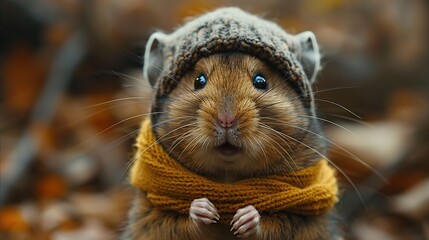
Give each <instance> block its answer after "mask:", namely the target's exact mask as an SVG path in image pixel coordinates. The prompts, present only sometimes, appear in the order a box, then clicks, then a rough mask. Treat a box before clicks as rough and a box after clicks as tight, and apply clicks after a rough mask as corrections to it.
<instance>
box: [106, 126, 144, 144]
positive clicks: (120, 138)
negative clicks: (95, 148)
mask: <svg viewBox="0 0 429 240" xmlns="http://www.w3.org/2000/svg"><path fill="white" fill-rule="evenodd" d="M139 131H140V129H136V130H133V131H131V132H129V133H127V134H125V135H124V136H122V137H119V138H117V139H116V140H114V141H112V142H110V143H109V144H107V145H106V146H103V147H102V149H107V148H110V147H113V146H115V145H116V144H118V145H119V144H121V143H123V142H125V141H126V140H127V139H129V138H130V137H131V136H132V135H134V134H136V133H138V132H139Z"/></svg>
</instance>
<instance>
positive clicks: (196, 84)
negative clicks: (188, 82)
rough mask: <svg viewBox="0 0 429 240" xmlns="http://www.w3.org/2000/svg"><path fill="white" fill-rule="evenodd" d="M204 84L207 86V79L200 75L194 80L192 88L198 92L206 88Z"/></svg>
mask: <svg viewBox="0 0 429 240" xmlns="http://www.w3.org/2000/svg"><path fill="white" fill-rule="evenodd" d="M206 84H207V77H206V75H204V74H203V73H201V74H200V75H198V77H197V78H195V82H194V88H195V90H200V89H203V88H204V87H205V86H206Z"/></svg>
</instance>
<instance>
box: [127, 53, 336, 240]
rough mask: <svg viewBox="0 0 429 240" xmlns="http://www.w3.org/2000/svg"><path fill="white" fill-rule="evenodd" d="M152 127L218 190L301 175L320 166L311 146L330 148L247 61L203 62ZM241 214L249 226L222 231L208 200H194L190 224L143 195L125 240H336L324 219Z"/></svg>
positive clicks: (241, 57) (259, 66)
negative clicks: (217, 184)
mask: <svg viewBox="0 0 429 240" xmlns="http://www.w3.org/2000/svg"><path fill="white" fill-rule="evenodd" d="M153 126H154V129H153V130H154V132H155V133H156V135H157V136H167V137H164V138H163V139H161V140H160V141H159V143H161V145H162V146H164V148H165V150H166V151H167V152H169V153H170V154H171V156H173V157H174V158H175V159H177V161H178V162H180V163H181V164H182V165H183V166H185V167H186V168H187V169H189V171H192V172H195V173H197V174H199V175H202V176H206V177H208V178H211V179H213V180H215V181H219V182H228V183H233V182H236V181H239V180H242V179H245V178H250V177H256V176H263V175H271V174H275V173H279V172H291V171H296V170H298V169H301V168H303V167H306V166H309V165H311V164H313V163H314V161H316V160H318V159H319V158H320V156H319V155H318V153H316V152H315V151H314V150H312V149H310V148H308V147H306V145H307V146H311V148H313V149H317V150H318V152H324V151H325V148H326V146H325V145H326V143H325V142H324V141H323V140H321V139H320V137H319V136H318V135H319V134H322V132H321V130H320V126H319V124H318V122H317V121H316V119H315V118H313V117H311V113H309V111H308V109H306V108H305V107H304V106H303V103H302V101H301V99H300V97H299V96H298V94H297V93H296V91H295V90H294V89H293V86H291V85H290V84H288V83H287V82H285V81H284V79H283V78H282V77H281V76H280V75H279V74H278V72H277V71H276V70H275V69H273V68H272V67H270V66H269V65H267V64H265V63H264V62H262V61H260V60H259V59H257V58H255V57H252V56H249V55H245V54H235V53H232V54H228V53H227V54H216V55H212V56H210V57H207V58H203V59H201V60H199V61H198V62H197V64H196V65H195V68H194V69H193V70H192V71H190V72H188V74H186V75H185V76H184V78H183V79H182V80H181V81H180V82H179V84H178V86H177V88H176V89H174V90H173V91H172V92H171V94H170V96H169V98H168V100H167V101H166V102H165V103H164V112H163V113H160V114H159V117H158V118H157V121H156V122H154V123H153ZM183 126H185V127H183ZM176 129H179V130H177V131H175V130H176ZM314 133H317V135H316V134H314ZM284 135H287V136H288V137H285V136H284ZM301 143H303V144H301ZM304 144H305V145H304ZM268 156H269V157H268ZM206 208H207V209H209V211H207V210H206ZM237 210H238V211H242V214H244V215H245V216H246V217H247V218H246V221H245V222H238V221H235V222H233V224H232V225H223V224H220V223H213V222H212V221H213V220H214V221H216V220H218V219H219V217H222V216H219V215H218V214H217V212H216V206H214V205H213V204H212V203H211V202H210V199H196V200H195V201H193V202H192V203H191V204H190V213H189V216H181V215H179V214H176V213H174V212H164V211H161V210H158V209H156V208H155V207H154V206H152V205H151V204H150V202H149V201H148V200H147V198H146V196H145V193H144V192H140V193H139V194H138V196H137V197H136V200H135V203H134V207H133V208H132V210H131V211H130V213H131V218H130V222H129V223H128V226H127V230H126V233H125V235H124V238H123V239H236V236H234V234H233V233H234V232H236V231H237V230H238V229H239V228H240V226H244V225H246V224H249V223H251V224H249V225H248V226H246V227H247V229H244V230H243V229H242V230H241V231H240V232H238V233H237V234H236V235H238V236H243V237H244V236H246V237H249V239H332V238H331V236H330V231H328V229H327V227H328V226H327V219H326V217H325V216H317V217H302V216H298V215H293V214H287V213H284V214H275V215H274V214H273V216H270V215H262V216H261V215H260V214H259V213H258V211H257V209H254V208H252V207H251V206H249V207H248V208H245V209H241V210H239V209H237ZM231 228H232V230H233V231H230V230H231Z"/></svg>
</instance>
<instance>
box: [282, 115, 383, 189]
mask: <svg viewBox="0 0 429 240" xmlns="http://www.w3.org/2000/svg"><path fill="white" fill-rule="evenodd" d="M283 124H285V125H287V126H289V127H292V128H295V129H300V130H302V131H305V132H308V133H310V134H313V135H314V136H317V137H320V138H322V139H324V140H325V141H327V142H329V143H331V144H332V145H334V146H335V147H337V148H339V149H341V150H342V151H344V152H345V153H347V154H349V156H351V158H352V159H353V160H355V161H357V162H358V163H360V164H362V165H363V166H365V167H366V168H368V169H369V170H371V171H372V172H374V173H375V174H376V175H377V176H378V177H379V178H380V179H381V180H382V181H384V182H385V183H387V179H386V178H385V177H384V176H383V175H381V173H380V172H378V171H377V170H375V169H374V168H373V167H372V166H371V165H369V164H368V163H366V162H365V161H363V160H362V159H360V158H359V157H358V156H356V155H355V154H353V153H352V152H350V151H349V150H347V149H345V148H343V147H341V146H340V145H339V144H337V143H336V142H334V141H331V140H330V139H328V138H326V137H325V136H323V135H320V134H318V133H315V132H313V131H310V130H308V129H305V128H302V127H299V126H294V125H291V124H287V123H283Z"/></svg>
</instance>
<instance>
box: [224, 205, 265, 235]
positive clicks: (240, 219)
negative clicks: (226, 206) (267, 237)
mask: <svg viewBox="0 0 429 240" xmlns="http://www.w3.org/2000/svg"><path fill="white" fill-rule="evenodd" d="M260 220H261V216H260V215H259V212H258V210H256V209H255V207H253V206H252V205H249V206H247V207H245V208H241V209H238V211H237V213H236V214H235V215H234V217H233V218H232V221H231V225H232V228H231V231H233V230H235V232H234V235H236V236H237V237H243V238H245V237H249V236H252V235H254V234H256V233H257V231H258V230H259V222H260Z"/></svg>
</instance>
